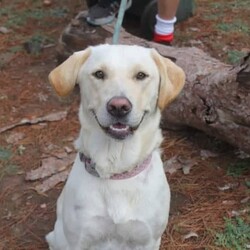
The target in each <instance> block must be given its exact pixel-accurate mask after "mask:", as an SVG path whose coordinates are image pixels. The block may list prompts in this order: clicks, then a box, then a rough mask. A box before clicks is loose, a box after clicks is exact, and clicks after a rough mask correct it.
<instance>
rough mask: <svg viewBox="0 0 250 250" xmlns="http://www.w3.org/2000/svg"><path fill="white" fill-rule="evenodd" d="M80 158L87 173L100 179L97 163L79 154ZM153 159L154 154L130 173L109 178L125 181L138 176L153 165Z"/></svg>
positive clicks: (126, 172)
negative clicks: (96, 167)
mask: <svg viewBox="0 0 250 250" xmlns="http://www.w3.org/2000/svg"><path fill="white" fill-rule="evenodd" d="M79 156H80V160H81V161H82V162H83V163H84V165H85V169H86V171H87V172H88V173H89V174H91V175H93V176H95V177H99V178H100V175H99V174H98V172H97V171H96V169H95V163H94V162H93V161H92V160H91V159H90V158H88V157H86V156H85V155H84V154H83V153H81V152H80V153H79ZM151 159H152V153H151V154H150V155H149V156H148V157H147V158H146V159H145V160H144V161H143V162H142V163H140V164H138V165H137V166H136V167H135V168H133V169H132V170H130V171H125V172H122V173H120V174H113V175H111V176H110V177H109V179H111V180H124V179H128V178H132V177H134V176H136V175H138V174H140V173H141V172H142V171H143V170H145V169H146V168H147V167H149V166H150V163H151Z"/></svg>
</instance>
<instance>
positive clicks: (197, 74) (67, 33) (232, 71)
mask: <svg viewBox="0 0 250 250" xmlns="http://www.w3.org/2000/svg"><path fill="white" fill-rule="evenodd" d="M112 34H113V27H112V26H104V27H91V26H89V25H87V24H86V22H85V17H84V13H81V14H79V15H78V16H77V17H76V18H75V19H74V20H73V21H72V22H71V23H70V24H69V25H68V27H67V28H66V29H65V30H64V32H63V33H62V35H61V38H60V42H59V46H58V54H59V56H60V58H61V60H63V59H65V58H66V57H68V56H69V55H70V54H72V53H73V52H74V51H77V50H81V49H84V48H86V47H87V46H89V45H96V44H99V43H104V42H107V43H111V37H112ZM120 43H121V44H131V45H132V44H136V45H141V46H146V47H151V48H155V49H157V50H158V51H159V53H161V54H162V55H163V56H166V57H170V58H172V59H173V60H174V61H175V63H176V64H178V65H179V66H181V67H182V68H183V70H184V71H185V73H186V77H187V78H186V85H185V87H184V89H183V91H182V93H181V94H180V96H179V97H178V98H177V99H176V100H175V101H174V102H173V103H172V104H171V105H170V106H169V107H168V108H167V109H166V110H165V111H164V112H163V119H162V126H163V128H167V127H168V128H169V127H171V128H183V127H193V128H196V129H199V130H202V131H204V132H205V133H207V134H209V135H212V136H215V137H217V138H219V139H222V140H224V141H226V142H228V143H230V144H232V145H234V146H236V147H238V148H240V149H241V150H243V151H245V152H248V153H250V53H249V54H248V55H247V56H246V57H245V58H243V60H242V62H241V63H240V64H239V65H237V66H231V65H228V64H225V63H222V62H220V61H219V60H217V59H215V58H212V57H210V56H209V55H208V54H206V53H205V52H203V51H202V50H200V49H198V48H195V47H187V48H177V47H167V46H164V45H161V44H156V43H153V42H149V41H146V40H144V39H141V38H138V37H135V36H133V35H131V34H129V33H127V32H125V31H124V30H123V31H122V32H121V35H120Z"/></svg>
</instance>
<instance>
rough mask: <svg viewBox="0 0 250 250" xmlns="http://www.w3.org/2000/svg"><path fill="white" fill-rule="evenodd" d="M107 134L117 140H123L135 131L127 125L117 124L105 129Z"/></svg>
mask: <svg viewBox="0 0 250 250" xmlns="http://www.w3.org/2000/svg"><path fill="white" fill-rule="evenodd" d="M105 130H106V133H108V134H109V135H110V136H112V137H113V138H115V139H119V140H123V139H125V138H126V137H127V136H129V135H131V134H132V133H133V129H132V128H131V127H129V126H128V125H126V124H122V123H120V122H117V123H115V124H112V125H110V126H109V127H108V128H105Z"/></svg>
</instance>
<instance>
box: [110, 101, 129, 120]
mask: <svg viewBox="0 0 250 250" xmlns="http://www.w3.org/2000/svg"><path fill="white" fill-rule="evenodd" d="M131 109H132V104H131V102H130V101H129V100H128V98H126V97H123V96H117V97H113V98H111V99H110V100H109V102H108V103H107V111H108V112H109V113H110V114H111V115H112V116H115V117H124V116H126V115H127V114H129V113H130V111H131Z"/></svg>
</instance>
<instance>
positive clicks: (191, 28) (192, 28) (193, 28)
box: [189, 27, 201, 32]
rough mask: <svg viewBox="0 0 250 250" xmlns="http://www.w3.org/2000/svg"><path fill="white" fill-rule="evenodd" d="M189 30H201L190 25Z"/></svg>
mask: <svg viewBox="0 0 250 250" xmlns="http://www.w3.org/2000/svg"><path fill="white" fill-rule="evenodd" d="M189 30H190V31H193V32H199V31H201V30H200V29H199V28H195V27H190V28H189Z"/></svg>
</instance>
